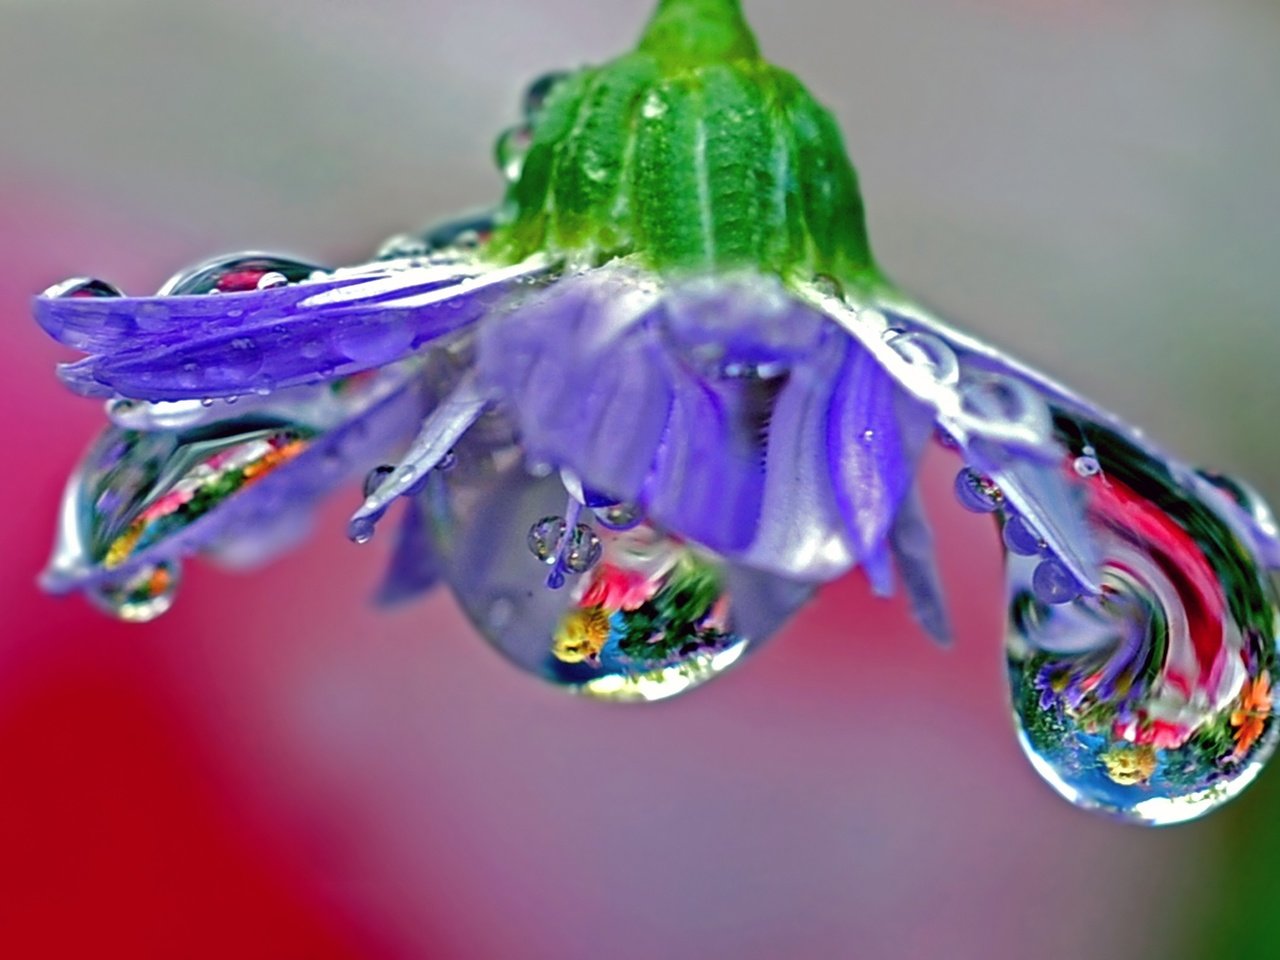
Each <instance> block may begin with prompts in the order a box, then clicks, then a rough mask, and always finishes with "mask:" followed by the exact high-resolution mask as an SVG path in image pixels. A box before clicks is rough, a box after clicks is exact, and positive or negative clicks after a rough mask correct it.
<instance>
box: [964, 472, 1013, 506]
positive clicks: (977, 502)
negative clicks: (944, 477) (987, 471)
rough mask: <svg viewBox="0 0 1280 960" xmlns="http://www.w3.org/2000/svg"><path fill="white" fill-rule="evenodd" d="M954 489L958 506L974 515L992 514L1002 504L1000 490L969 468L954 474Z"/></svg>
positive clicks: (1002, 497) (1002, 496)
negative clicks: (958, 502)
mask: <svg viewBox="0 0 1280 960" xmlns="http://www.w3.org/2000/svg"><path fill="white" fill-rule="evenodd" d="M955 489H956V499H957V500H959V501H960V506H962V507H964V508H965V509H966V510H971V511H973V512H974V513H994V512H995V511H996V510H998V509H1000V505H1001V504H1002V503H1003V502H1004V495H1003V494H1002V493H1001V492H1000V488H999V487H997V486H996V485H995V484H994V483H993V482H992V481H991V480H990V479H988V478H987V477H984V476H983V475H982V474H980V473H978V472H977V471H976V470H974V469H973V468H971V467H965V468H964V469H963V470H961V471H960V472H959V473H957V474H956V483H955Z"/></svg>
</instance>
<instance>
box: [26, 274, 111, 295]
mask: <svg viewBox="0 0 1280 960" xmlns="http://www.w3.org/2000/svg"><path fill="white" fill-rule="evenodd" d="M41 296H44V297H48V298H50V299H56V298H59V297H123V296H124V294H123V293H122V292H121V291H120V288H119V287H116V286H114V285H112V284H110V283H107V281H105V280H98V279H96V278H94V277H72V278H71V279H70V280H63V281H62V282H61V283H57V284H54V285H53V286H52V287H50V288H49V289H48V290H46V291H45V292H44V293H43V294H41Z"/></svg>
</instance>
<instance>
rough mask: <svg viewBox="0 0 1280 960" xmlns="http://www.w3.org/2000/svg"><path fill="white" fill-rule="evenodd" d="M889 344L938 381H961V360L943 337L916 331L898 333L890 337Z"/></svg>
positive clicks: (949, 382)
mask: <svg viewBox="0 0 1280 960" xmlns="http://www.w3.org/2000/svg"><path fill="white" fill-rule="evenodd" d="M888 344H889V346H891V347H892V348H893V349H894V352H896V353H897V354H898V355H899V356H900V357H902V358H903V359H904V360H906V361H907V362H908V363H910V364H912V365H913V366H918V367H921V368H922V369H924V370H927V371H928V372H929V375H930V376H931V377H933V379H934V380H936V381H937V382H938V383H944V384H954V383H958V382H959V380H960V361H959V360H957V359H956V355H955V351H953V350H952V349H951V348H950V347H949V346H947V344H946V343H945V342H944V341H943V340H942V338H941V337H937V336H934V335H933V334H932V333H920V332H914V331H913V332H907V333H896V334H895V335H893V336H890V337H889V338H888Z"/></svg>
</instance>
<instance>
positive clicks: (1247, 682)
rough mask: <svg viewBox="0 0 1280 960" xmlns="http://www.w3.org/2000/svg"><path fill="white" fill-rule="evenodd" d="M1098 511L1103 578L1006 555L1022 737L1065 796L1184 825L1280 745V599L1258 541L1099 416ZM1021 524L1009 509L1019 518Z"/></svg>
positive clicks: (1135, 817)
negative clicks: (1278, 707)
mask: <svg viewBox="0 0 1280 960" xmlns="http://www.w3.org/2000/svg"><path fill="white" fill-rule="evenodd" d="M1060 421H1061V422H1060V427H1061V426H1062V425H1063V424H1065V425H1066V426H1067V427H1069V429H1060V437H1061V438H1063V439H1064V440H1065V438H1066V437H1068V436H1077V437H1078V436H1081V435H1088V436H1089V437H1090V440H1091V443H1092V444H1093V447H1094V448H1095V449H1094V451H1093V452H1092V453H1090V454H1089V455H1088V456H1089V457H1090V458H1096V462H1097V466H1098V469H1097V470H1086V471H1080V470H1079V458H1080V457H1082V455H1080V454H1079V453H1077V458H1073V459H1069V460H1068V461H1067V462H1066V463H1064V465H1063V469H1064V471H1068V472H1070V474H1072V475H1073V476H1074V477H1075V480H1076V482H1077V483H1080V484H1086V485H1087V494H1088V506H1087V508H1086V510H1087V514H1086V516H1087V521H1088V524H1089V528H1090V531H1091V532H1092V534H1093V535H1094V537H1095V539H1096V541H1097V543H1098V547H1099V549H1100V552H1101V556H1102V557H1103V560H1102V566H1101V570H1100V580H1101V583H1102V592H1101V593H1100V594H1098V595H1081V593H1080V589H1079V587H1078V585H1076V584H1075V583H1074V580H1073V579H1072V578H1071V575H1070V573H1068V572H1067V571H1066V569H1065V568H1064V567H1062V565H1061V564H1059V563H1058V562H1057V561H1056V560H1055V559H1053V558H1052V557H1049V558H1043V557H1036V556H1022V555H1020V552H1019V551H1010V553H1009V554H1008V555H1007V557H1006V562H1007V565H1008V580H1009V590H1010V624H1009V632H1008V656H1009V675H1010V681H1011V684H1012V691H1013V704H1014V712H1015V715H1016V717H1017V720H1018V723H1019V726H1020V738H1021V741H1022V744H1023V747H1024V749H1025V750H1026V752H1027V755H1028V756H1029V757H1030V759H1031V761H1032V764H1033V765H1034V766H1035V768H1036V770H1037V771H1038V772H1039V773H1040V774H1041V775H1042V776H1043V777H1044V778H1045V779H1046V780H1047V781H1048V782H1049V783H1050V784H1051V785H1052V786H1053V787H1054V789H1056V790H1057V791H1058V792H1059V793H1061V794H1062V795H1063V796H1064V797H1066V798H1067V799H1068V800H1070V801H1072V802H1073V803H1075V804H1077V805H1079V806H1081V807H1085V808H1088V809H1094V810H1099V811H1102V812H1105V813H1108V814H1111V815H1114V816H1117V817H1120V818H1123V819H1126V820H1131V821H1135V822H1139V823H1146V824H1153V825H1155V824H1167V823H1177V822H1181V821H1184V820H1189V819H1192V818H1194V817H1198V816H1201V815H1203V814H1204V813H1207V812H1208V811H1210V810H1212V809H1214V808H1215V807H1217V806H1218V805H1220V804H1221V803H1223V802H1225V801H1226V800H1228V799H1230V798H1231V797H1233V796H1235V795H1236V794H1237V793H1239V792H1240V791H1241V790H1242V789H1244V787H1245V786H1247V785H1248V784H1249V783H1250V782H1251V781H1252V780H1253V778H1254V777H1255V776H1256V775H1257V773H1258V771H1259V770H1260V769H1261V766H1262V764H1263V763H1264V762H1265V760H1266V759H1267V757H1268V756H1269V755H1270V754H1271V753H1272V751H1273V750H1274V748H1275V743H1276V738H1277V731H1276V727H1275V725H1274V723H1273V720H1272V685H1273V675H1274V672H1275V669H1276V637H1277V608H1276V600H1275V596H1274V593H1273V590H1272V587H1271V584H1270V581H1269V580H1268V579H1267V576H1266V574H1265V572H1264V571H1263V569H1262V568H1261V566H1260V564H1259V563H1258V561H1257V559H1256V558H1255V557H1254V556H1253V555H1252V553H1251V552H1250V548H1249V547H1247V546H1246V545H1244V544H1243V543H1241V541H1240V540H1239V538H1237V537H1236V536H1235V535H1233V533H1232V532H1231V528H1230V527H1229V526H1228V525H1227V524H1226V523H1225V522H1224V521H1223V519H1222V518H1221V517H1220V516H1219V515H1218V514H1217V513H1216V512H1215V510H1214V509H1213V508H1212V507H1210V506H1209V505H1208V504H1206V503H1205V502H1204V501H1203V500H1202V499H1200V498H1199V497H1198V496H1197V495H1196V494H1195V492H1194V491H1193V490H1191V489H1190V488H1189V487H1188V486H1186V485H1185V484H1184V483H1183V482H1182V481H1181V480H1180V479H1178V476H1177V475H1176V474H1175V473H1174V472H1172V471H1171V470H1170V469H1169V468H1168V467H1167V466H1166V465H1165V464H1163V463H1161V462H1159V461H1156V460H1154V459H1152V458H1151V457H1149V456H1147V455H1146V454H1145V453H1144V452H1143V451H1142V450H1140V449H1138V448H1137V447H1135V446H1134V445H1133V444H1132V443H1130V442H1129V441H1127V440H1125V439H1124V438H1122V437H1120V436H1118V435H1116V434H1114V433H1112V432H1111V431H1109V430H1107V429H1106V428H1103V427H1101V426H1099V425H1097V424H1092V423H1080V422H1075V421H1067V420H1066V419H1065V418H1060ZM1008 522H1012V521H1008Z"/></svg>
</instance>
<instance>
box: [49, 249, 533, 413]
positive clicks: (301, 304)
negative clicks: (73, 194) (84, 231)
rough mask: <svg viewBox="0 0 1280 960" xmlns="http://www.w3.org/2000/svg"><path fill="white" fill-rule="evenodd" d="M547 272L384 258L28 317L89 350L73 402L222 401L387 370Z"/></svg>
mask: <svg viewBox="0 0 1280 960" xmlns="http://www.w3.org/2000/svg"><path fill="white" fill-rule="evenodd" d="M545 269H546V263H545V261H544V260H543V259H542V258H534V259H533V260H530V261H526V262H524V263H521V264H518V265H516V266H514V267H509V268H503V269H494V270H488V271H483V272H482V268H481V267H480V266H479V265H477V264H474V263H470V264H449V265H441V264H431V263H428V264H427V265H420V264H419V262H418V261H415V260H408V261H389V262H380V263H375V264H371V265H368V266H365V267H361V268H357V269H353V270H350V271H345V272H338V273H334V274H330V275H326V276H325V277H324V278H322V279H319V280H316V281H304V282H301V283H297V284H290V285H286V286H281V287H276V288H271V289H267V290H258V291H253V292H247V293H227V294H219V295H209V294H206V295H203V296H174V297H164V296H159V297H145V298H127V297H120V298H113V297H70V298H58V297H54V298H38V299H37V300H36V302H35V313H36V317H37V319H38V320H39V321H40V323H41V325H42V326H44V327H45V329H46V330H48V331H49V332H50V333H52V334H53V335H54V336H55V337H57V338H58V339H61V340H62V341H63V342H66V343H68V344H69V345H71V346H77V347H79V348H81V349H88V350H89V351H90V352H91V353H92V355H91V356H90V357H88V358H86V359H85V360H82V361H80V362H79V363H75V364H71V365H68V366H64V367H63V368H61V371H60V373H61V376H62V377H63V379H64V381H66V383H67V384H68V385H69V386H71V387H72V388H73V389H75V390H77V391H79V392H81V393H86V394H90V395H106V394H112V393H115V394H119V395H122V396H126V397H134V398H137V399H144V400H181V399H193V398H210V397H225V396H235V395H240V394H245V393H249V392H253V391H263V390H279V389H284V388H287V387H291V386H297V385H302V384H310V383H317V382H321V381H327V380H333V379H336V378H339V377H344V376H349V375H351V374H353V373H357V372H360V371H364V370H368V369H371V368H374V367H379V366H384V365H386V364H388V363H393V362H395V361H397V360H399V359H402V358H403V357H405V356H407V355H409V354H410V353H412V352H414V351H416V350H418V349H419V348H421V347H422V346H423V345H425V344H427V343H430V342H432V341H434V340H437V339H439V338H441V337H444V336H446V335H448V334H450V333H453V332H455V331H457V330H460V329H462V328H463V327H466V326H468V325H470V324H472V323H474V322H475V321H476V320H478V319H480V318H481V317H483V316H485V315H486V314H487V313H488V312H489V311H490V310H491V309H492V308H493V307H494V306H495V305H496V304H497V303H499V302H501V301H502V300H504V299H505V298H507V297H509V296H511V294H512V293H513V291H515V290H517V289H519V288H520V286H521V284H522V283H524V282H527V281H528V280H529V279H530V278H533V277H536V276H538V275H539V274H541V273H542V272H544V271H545Z"/></svg>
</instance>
